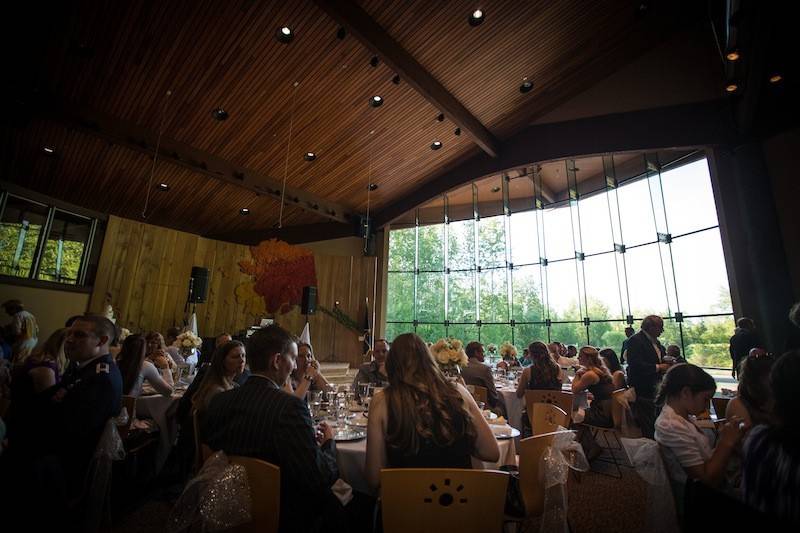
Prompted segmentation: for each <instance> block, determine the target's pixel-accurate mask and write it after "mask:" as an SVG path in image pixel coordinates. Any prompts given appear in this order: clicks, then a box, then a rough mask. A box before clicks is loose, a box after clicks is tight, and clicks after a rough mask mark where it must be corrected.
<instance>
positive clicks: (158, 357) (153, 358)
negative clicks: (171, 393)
mask: <svg viewBox="0 0 800 533" xmlns="http://www.w3.org/2000/svg"><path fill="white" fill-rule="evenodd" d="M145 340H146V341H147V352H146V354H145V357H146V358H147V360H148V361H150V362H151V363H153V364H154V365H156V368H158V369H159V370H164V369H166V368H168V369H169V370H170V371H172V370H173V369H174V368H175V367H176V361H175V360H173V358H172V356H171V355H170V353H169V352H168V351H167V346H166V344H164V337H162V336H161V333H159V332H157V331H151V332H149V333H148V334H147V335H146V336H145ZM180 362H181V363H183V361H182V360H181V361H180Z"/></svg>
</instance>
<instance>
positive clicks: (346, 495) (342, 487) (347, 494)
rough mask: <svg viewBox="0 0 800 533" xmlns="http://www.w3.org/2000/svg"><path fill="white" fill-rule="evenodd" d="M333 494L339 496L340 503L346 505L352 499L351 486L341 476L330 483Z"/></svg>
mask: <svg viewBox="0 0 800 533" xmlns="http://www.w3.org/2000/svg"><path fill="white" fill-rule="evenodd" d="M331 491H332V492H333V495H334V496H336V497H337V498H339V501H340V502H342V505H347V504H348V503H350V500H352V499H353V487H351V486H350V485H348V484H347V483H346V482H345V481H344V480H342V478H339V479H337V480H336V483H334V484H333V485H331Z"/></svg>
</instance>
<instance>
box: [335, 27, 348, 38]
mask: <svg viewBox="0 0 800 533" xmlns="http://www.w3.org/2000/svg"><path fill="white" fill-rule="evenodd" d="M345 37H347V30H346V29H344V28H339V29H338V30H337V31H336V38H337V39H344V38H345Z"/></svg>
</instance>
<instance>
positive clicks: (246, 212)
mask: <svg viewBox="0 0 800 533" xmlns="http://www.w3.org/2000/svg"><path fill="white" fill-rule="evenodd" d="M239 214H240V215H249V214H250V210H249V209H248V208H246V207H243V208H241V209H239Z"/></svg>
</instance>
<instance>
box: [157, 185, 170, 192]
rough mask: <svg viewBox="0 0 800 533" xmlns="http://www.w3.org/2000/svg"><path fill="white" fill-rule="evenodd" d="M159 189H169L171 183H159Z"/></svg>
mask: <svg viewBox="0 0 800 533" xmlns="http://www.w3.org/2000/svg"><path fill="white" fill-rule="evenodd" d="M158 190H159V191H168V190H169V185H167V184H166V183H159V184H158Z"/></svg>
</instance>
